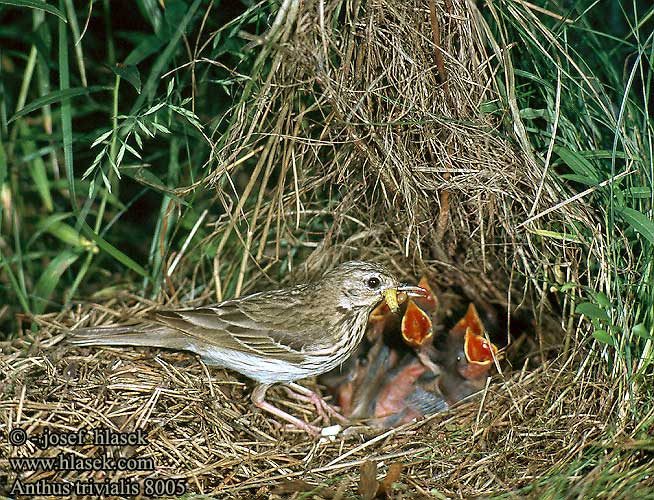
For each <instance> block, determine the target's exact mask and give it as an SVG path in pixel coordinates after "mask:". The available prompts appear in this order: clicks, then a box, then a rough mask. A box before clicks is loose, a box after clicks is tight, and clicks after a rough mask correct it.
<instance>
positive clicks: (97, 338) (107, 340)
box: [68, 323, 189, 349]
mask: <svg viewBox="0 0 654 500" xmlns="http://www.w3.org/2000/svg"><path fill="white" fill-rule="evenodd" d="M68 342H70V343H71V344H74V345H78V346H94V345H98V346H100V345H118V346H120V345H133V346H148V347H163V348H167V349H187V348H188V345H189V338H188V337H187V336H186V335H184V334H182V333H180V332H179V331H177V330H173V329H172V328H169V327H167V326H164V325H158V324H155V323H143V324H136V325H125V326H109V327H90V328H77V329H75V330H71V331H69V332H68Z"/></svg>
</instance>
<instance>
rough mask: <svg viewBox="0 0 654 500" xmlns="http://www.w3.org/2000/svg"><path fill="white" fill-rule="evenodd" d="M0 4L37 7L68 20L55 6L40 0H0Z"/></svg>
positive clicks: (29, 7) (64, 20)
mask: <svg viewBox="0 0 654 500" xmlns="http://www.w3.org/2000/svg"><path fill="white" fill-rule="evenodd" d="M0 4H5V5H12V6H14V7H26V8H28V9H37V10H42V11H44V12H47V13H48V14H53V15H55V16H57V17H58V18H59V19H61V20H62V21H63V22H65V23H67V22H68V20H67V19H66V16H65V15H64V14H63V13H62V12H61V11H60V10H59V9H57V8H55V7H53V6H52V5H48V4H47V3H45V2H43V1H42V0H0Z"/></svg>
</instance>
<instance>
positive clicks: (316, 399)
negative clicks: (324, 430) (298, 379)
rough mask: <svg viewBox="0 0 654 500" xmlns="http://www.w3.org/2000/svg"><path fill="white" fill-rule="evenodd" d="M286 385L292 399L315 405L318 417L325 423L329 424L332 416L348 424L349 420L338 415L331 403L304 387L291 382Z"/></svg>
mask: <svg viewBox="0 0 654 500" xmlns="http://www.w3.org/2000/svg"><path fill="white" fill-rule="evenodd" d="M286 385H287V386H288V394H289V395H290V396H291V397H293V398H295V399H298V400H300V401H306V402H308V403H311V404H313V405H314V406H315V407H316V411H317V412H318V415H320V416H321V417H322V418H323V419H324V420H325V421H327V422H329V417H330V416H332V417H334V418H335V419H336V420H338V421H339V422H341V423H342V424H347V423H348V419H347V418H345V417H344V416H343V415H341V414H340V413H338V412H337V411H336V410H335V409H334V408H333V407H332V406H331V405H330V404H329V403H327V401H325V400H324V399H323V398H321V397H320V396H319V395H318V394H316V393H315V392H313V391H311V390H309V389H307V388H306V387H302V386H301V385H299V384H296V383H295V382H291V383H289V384H286Z"/></svg>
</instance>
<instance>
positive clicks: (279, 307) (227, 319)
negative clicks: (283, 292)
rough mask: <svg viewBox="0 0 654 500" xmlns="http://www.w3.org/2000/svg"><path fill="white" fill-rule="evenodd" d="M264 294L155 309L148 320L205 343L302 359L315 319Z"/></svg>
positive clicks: (286, 303) (291, 358)
mask: <svg viewBox="0 0 654 500" xmlns="http://www.w3.org/2000/svg"><path fill="white" fill-rule="evenodd" d="M266 295H267V294H257V295H256V296H252V297H251V298H250V297H248V298H247V299H241V300H229V301H226V302H223V303H221V304H219V305H218V306H215V307H203V308H196V309H180V310H162V311H155V312H153V313H152V319H153V320H154V321H156V322H157V323H159V324H162V325H165V326H167V327H169V328H172V329H174V330H176V331H178V332H181V333H183V334H185V335H187V336H188V337H191V338H193V339H197V340H198V341H199V343H201V344H203V345H205V346H216V347H218V348H220V349H223V350H232V351H238V352H243V353H246V354H253V355H257V356H262V357H275V358H279V359H283V360H285V361H289V362H297V363H300V362H302V361H303V360H304V359H305V350H306V347H307V345H310V339H311V337H313V332H314V330H315V328H316V326H317V324H316V322H314V321H312V320H311V318H307V317H306V316H305V315H302V314H298V311H297V307H296V305H297V304H296V302H295V301H294V300H274V299H278V297H273V298H272V299H271V300H270V301H267V300H265V299H266V297H265V296H266ZM262 299H264V300H262Z"/></svg>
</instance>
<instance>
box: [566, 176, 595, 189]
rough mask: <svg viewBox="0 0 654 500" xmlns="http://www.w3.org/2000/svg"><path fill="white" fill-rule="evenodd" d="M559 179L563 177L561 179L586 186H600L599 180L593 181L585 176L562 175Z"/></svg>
mask: <svg viewBox="0 0 654 500" xmlns="http://www.w3.org/2000/svg"><path fill="white" fill-rule="evenodd" d="M559 177H561V179H566V180H568V181H572V182H578V183H579V184H584V185H586V186H597V185H598V184H599V182H597V180H595V179H593V178H592V177H586V176H585V175H579V174H562V175H560V176H559Z"/></svg>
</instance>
